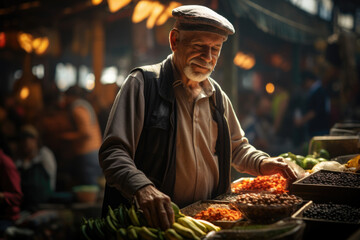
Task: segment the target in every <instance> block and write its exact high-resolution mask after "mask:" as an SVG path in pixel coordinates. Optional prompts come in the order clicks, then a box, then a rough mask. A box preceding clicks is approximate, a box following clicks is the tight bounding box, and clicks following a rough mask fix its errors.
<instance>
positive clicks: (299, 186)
mask: <svg viewBox="0 0 360 240" xmlns="http://www.w3.org/2000/svg"><path fill="white" fill-rule="evenodd" d="M323 173H325V174H326V173H332V174H335V175H338V176H339V177H341V178H342V179H345V178H347V177H353V176H356V179H360V174H356V173H349V172H335V171H328V170H320V171H317V172H314V173H312V174H310V175H308V176H306V177H304V178H302V179H299V180H297V181H295V182H294V183H293V184H292V185H291V186H290V193H291V194H294V195H296V196H299V197H301V198H303V199H304V200H314V201H321V202H323V201H326V202H330V201H331V202H334V203H349V204H360V202H359V199H360V185H357V186H355V187H346V186H338V185H326V184H321V183H318V184H310V183H306V182H308V180H309V179H310V178H312V177H313V176H315V177H316V175H320V174H323ZM350 174H352V175H353V176H350Z"/></svg>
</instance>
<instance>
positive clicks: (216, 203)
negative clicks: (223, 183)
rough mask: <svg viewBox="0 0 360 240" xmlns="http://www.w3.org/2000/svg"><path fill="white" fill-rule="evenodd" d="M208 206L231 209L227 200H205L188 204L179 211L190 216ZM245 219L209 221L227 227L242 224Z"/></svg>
mask: <svg viewBox="0 0 360 240" xmlns="http://www.w3.org/2000/svg"><path fill="white" fill-rule="evenodd" d="M209 207H214V208H218V207H221V208H228V209H232V207H231V205H230V202H229V201H224V200H206V201H198V202H195V203H193V204H190V205H189V206H186V207H184V208H182V209H180V211H181V212H182V213H183V214H185V215H187V216H190V217H194V216H195V215H196V214H197V213H199V212H201V211H204V210H206V209H207V208H209ZM245 221H246V220H245V219H244V218H241V219H239V220H236V221H210V222H211V223H213V224H215V225H217V226H219V227H221V228H223V229H229V228H232V227H234V226H238V225H242V224H243V223H244V222H245Z"/></svg>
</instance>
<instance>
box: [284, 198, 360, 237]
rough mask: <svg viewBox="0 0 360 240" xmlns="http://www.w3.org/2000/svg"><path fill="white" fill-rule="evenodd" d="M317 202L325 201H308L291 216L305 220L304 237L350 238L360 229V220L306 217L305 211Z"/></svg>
mask: <svg viewBox="0 0 360 240" xmlns="http://www.w3.org/2000/svg"><path fill="white" fill-rule="evenodd" d="M315 203H324V202H314V201H308V202H307V203H305V204H304V205H303V206H302V207H301V208H300V209H299V210H298V211H296V212H295V213H294V214H293V215H292V216H291V218H293V219H297V220H302V221H304V222H305V224H306V228H305V232H304V239H348V237H349V236H351V235H352V234H353V233H354V232H356V231H357V230H358V229H360V222H344V221H333V220H326V219H316V218H309V217H304V212H305V211H306V210H308V209H309V208H310V207H311V206H312V205H313V204H315ZM351 206H354V205H351ZM355 207H358V206H355Z"/></svg>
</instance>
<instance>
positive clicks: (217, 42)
mask: <svg viewBox="0 0 360 240" xmlns="http://www.w3.org/2000/svg"><path fill="white" fill-rule="evenodd" d="M223 42H224V37H222V36H220V35H218V34H214V33H210V32H197V31H178V30H173V31H172V33H171V34H170V43H171V48H172V50H173V52H174V63H175V65H176V67H177V69H178V70H179V71H180V72H181V74H184V75H185V76H186V77H187V78H188V79H190V80H192V81H197V82H201V81H203V80H205V79H206V78H207V77H209V76H210V74H211V72H212V71H213V70H214V68H215V65H216V63H217V60H218V58H219V56H220V52H221V47H222V44H223Z"/></svg>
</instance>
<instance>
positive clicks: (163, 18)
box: [156, 2, 181, 26]
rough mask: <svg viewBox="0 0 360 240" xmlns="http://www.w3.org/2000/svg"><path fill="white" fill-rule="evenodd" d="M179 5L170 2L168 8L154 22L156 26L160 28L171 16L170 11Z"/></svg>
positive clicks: (179, 4)
mask: <svg viewBox="0 0 360 240" xmlns="http://www.w3.org/2000/svg"><path fill="white" fill-rule="evenodd" d="M180 6H181V3H178V2H170V3H169V6H168V7H167V8H166V9H165V10H164V11H163V12H162V14H161V15H160V16H159V17H158V19H157V21H156V26H160V25H163V24H164V23H165V22H166V21H167V20H168V19H169V17H171V16H172V10H173V9H174V8H177V7H180Z"/></svg>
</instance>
